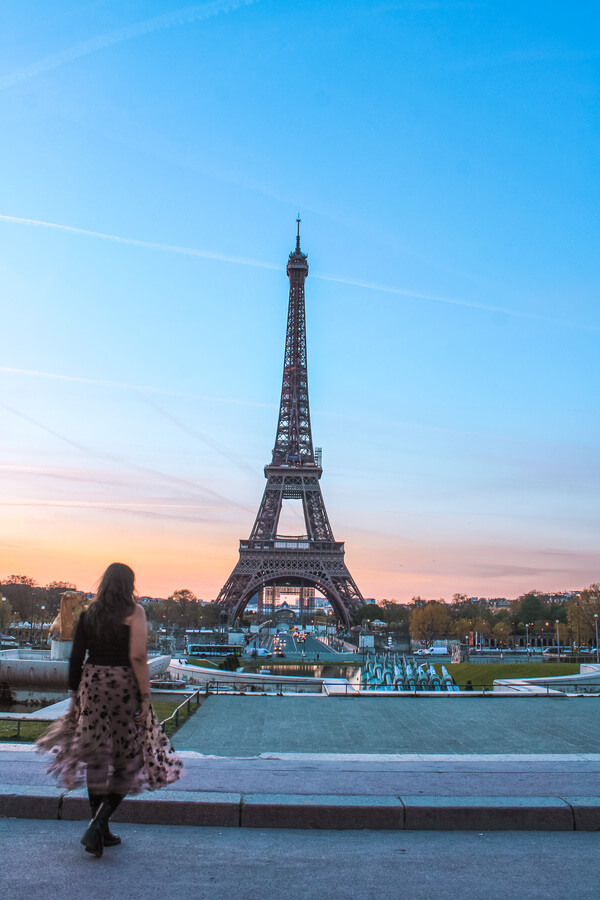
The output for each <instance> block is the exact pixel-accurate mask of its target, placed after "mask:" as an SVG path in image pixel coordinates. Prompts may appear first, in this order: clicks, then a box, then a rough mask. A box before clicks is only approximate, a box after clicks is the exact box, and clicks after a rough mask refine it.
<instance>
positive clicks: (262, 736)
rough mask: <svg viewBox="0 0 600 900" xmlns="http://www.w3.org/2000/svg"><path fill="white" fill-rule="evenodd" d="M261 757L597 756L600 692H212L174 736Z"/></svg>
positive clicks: (189, 745) (209, 749) (199, 746)
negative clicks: (271, 694)
mask: <svg viewBox="0 0 600 900" xmlns="http://www.w3.org/2000/svg"><path fill="white" fill-rule="evenodd" d="M174 743H175V746H176V747H177V748H178V749H181V750H196V751H199V752H200V753H204V754H209V755H215V756H258V755H259V754H260V753H271V752H275V753H281V752H288V753H301V752H304V753H307V752H308V753H347V752H351V753H402V754H404V753H416V754H431V753H437V754H439V753H442V754H448V753H450V754H454V753H458V754H468V753H495V754H498V753H501V754H502V753H526V754H528V753H544V754H548V753H597V752H600V698H599V697H585V696H582V697H577V698H573V699H566V698H564V697H558V698H553V697H523V698H521V697H515V698H513V697H510V698H507V697H493V696H490V697H483V698H482V697H465V696H464V695H463V696H460V695H455V696H450V697H440V698H433V697H419V695H418V694H417V695H415V696H414V697H406V698H404V697H403V698H397V697H389V698H385V697H378V698H370V697H369V698H367V697H348V698H345V697H340V698H337V697H326V698H323V697H321V696H315V697H310V696H306V697H288V696H283V697H261V696H252V695H246V696H243V695H232V696H218V697H216V696H211V697H209V698H208V699H207V700H205V701H204V703H203V704H202V706H201V707H200V709H199V710H198V712H197V713H196V714H195V715H194V716H193V717H192V718H191V719H190V720H189V721H188V722H186V723H185V725H183V727H182V728H181V729H180V730H179V732H178V733H177V735H176V737H175V739H174Z"/></svg>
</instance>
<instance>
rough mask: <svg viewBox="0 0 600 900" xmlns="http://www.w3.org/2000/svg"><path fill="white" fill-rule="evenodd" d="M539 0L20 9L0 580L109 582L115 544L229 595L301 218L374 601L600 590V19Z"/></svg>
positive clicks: (260, 461)
mask: <svg viewBox="0 0 600 900" xmlns="http://www.w3.org/2000/svg"><path fill="white" fill-rule="evenodd" d="M534 6H535V9H534V7H532V8H531V9H528V10H523V9H522V8H521V7H520V5H518V4H513V3H508V4H505V5H503V10H502V14H501V13H500V11H498V10H496V9H495V8H494V5H493V4H488V3H478V2H474V3H469V4H461V3H448V4H428V3H425V4H424V3H419V2H414V3H413V2H402V3H394V4H388V5H386V4H381V3H368V2H356V3H350V4H348V3H344V4H342V3H341V2H340V3H338V2H333V3H322V2H308V3H306V4H304V5H303V6H302V9H300V8H299V7H294V8H289V7H288V5H287V4H281V3H278V2H275V0H273V2H254V3H253V2H215V3H207V4H197V5H194V6H187V7H184V6H181V7H180V6H178V5H177V4H176V3H169V2H157V3H154V4H152V12H153V14H154V15H153V17H150V16H149V14H148V7H147V5H146V4H143V3H141V2H137V0H135V2H131V3H129V4H128V5H127V7H126V8H123V7H122V6H121V5H118V4H116V3H114V2H109V3H106V4H103V5H102V8H99V7H98V8H96V7H93V8H89V9H81V8H80V6H79V5H78V4H75V3H74V2H68V0H62V2H59V3H57V4H54V5H53V9H52V10H46V11H44V13H43V14H37V13H36V15H35V16H34V15H32V12H31V8H30V7H31V4H28V3H25V4H9V6H8V7H7V11H6V13H5V40H4V43H5V46H4V54H3V67H2V70H1V71H0V104H2V109H3V117H4V121H5V122H6V129H7V134H8V135H9V137H10V139H9V140H7V141H6V142H5V144H4V146H3V147H2V148H0V160H1V170H2V171H3V173H4V177H3V187H4V191H3V201H2V204H1V208H0V235H1V241H0V290H1V294H2V297H3V307H4V308H3V321H4V323H5V328H4V341H3V353H2V359H1V360H0V383H1V384H2V395H3V400H2V401H0V407H1V412H2V419H3V427H2V434H3V441H2V449H1V450H0V491H1V495H2V501H1V520H0V577H2V578H5V577H7V576H9V575H10V574H13V573H18V574H25V575H30V576H32V577H34V578H35V579H36V580H37V581H38V582H40V583H47V582H49V581H52V580H58V579H66V580H72V581H74V582H76V583H77V585H78V587H80V588H81V589H83V590H89V589H91V588H92V587H93V585H94V583H95V582H96V581H97V579H98V578H99V576H100V575H101V573H102V571H103V569H104V568H105V567H106V565H107V564H108V563H110V562H111V561H113V560H115V559H118V560H121V561H123V562H127V563H129V564H131V565H132V566H133V568H134V569H135V570H136V574H137V579H138V590H139V593H140V594H143V595H155V596H166V595H168V594H169V593H171V592H172V591H174V590H176V589H178V588H183V587H187V588H189V589H191V590H193V591H194V593H195V594H197V595H198V596H200V597H203V598H204V599H213V598H214V597H216V595H217V593H218V591H219V589H220V588H221V587H222V585H223V584H224V582H225V580H226V578H227V576H228V574H229V572H230V571H231V568H232V566H233V564H234V563H235V560H236V558H237V546H238V545H237V542H238V540H239V539H240V538H246V537H248V535H249V532H250V529H251V527H252V522H253V520H254V516H255V514H256V509H257V508H258V504H259V501H260V497H261V494H262V491H263V488H264V483H265V482H264V477H263V467H264V465H265V464H266V463H267V462H268V461H269V458H270V455H271V449H272V446H273V440H274V436H275V429H276V424H277V421H276V418H277V409H278V404H279V392H280V387H281V367H282V360H283V349H284V339H285V318H286V312H287V289H288V284H287V278H286V275H285V264H286V261H287V256H288V253H289V251H290V250H291V249H292V247H293V244H294V237H295V221H294V220H295V218H296V215H297V214H298V212H299V213H300V216H301V218H302V248H303V250H304V252H306V253H307V254H308V262H309V266H310V272H309V275H308V279H307V282H306V310H307V339H308V373H309V390H310V397H311V416H312V426H313V437H314V441H315V444H316V445H317V446H319V447H322V448H323V469H324V474H323V478H322V482H321V485H322V489H323V494H324V499H325V503H326V506H327V510H328V513H329V516H330V519H331V523H332V526H333V530H334V534H335V537H336V539H337V540H343V541H345V543H346V561H347V563H348V566H349V568H350V570H351V572H352V574H353V576H354V578H355V580H356V582H357V584H358V587H359V588H360V590H361V592H362V594H363V596H365V597H375V598H377V599H383V598H387V599H395V600H397V601H399V602H408V601H410V598H411V596H413V595H415V594H420V595H422V596H424V597H428V598H438V597H444V598H445V599H446V600H449V599H450V598H451V596H452V594H453V593H457V592H458V593H465V594H468V595H469V596H484V597H501V596H506V597H514V596H518V595H519V594H522V593H524V592H526V591H527V590H530V589H539V590H542V591H550V592H554V591H560V590H568V589H573V588H583V587H585V586H587V585H589V584H590V583H592V582H596V581H599V580H600V571H599V570H600V566H599V563H600V555H599V551H598V546H599V542H598V537H599V535H600V528H599V525H600V521H599V518H600V517H599V513H598V488H599V487H600V470H599V465H598V459H599V458H600V453H599V451H600V417H599V416H598V412H599V410H598V404H599V400H598V397H599V391H598V387H599V386H600V385H599V383H598V382H599V380H600V379H599V378H598V366H597V362H596V344H597V336H598V331H599V330H600V318H599V316H598V304H597V296H598V286H599V281H600V279H599V274H600V272H599V264H598V257H597V249H596V248H597V244H598V215H597V209H598V199H600V198H599V197H598V194H599V193H600V191H599V187H600V180H599V176H598V167H597V155H598V145H599V141H598V137H599V135H598V124H597V122H598V118H597V114H596V113H597V99H598V96H600V75H599V66H598V61H599V54H598V51H597V49H596V48H595V47H594V42H593V39H592V34H593V31H594V28H593V27H592V26H593V22H596V23H597V21H598V18H599V16H598V13H597V11H596V10H595V9H594V7H593V5H592V4H582V5H581V7H578V8H577V9H574V10H571V12H570V18H569V19H568V20H565V19H564V16H563V14H562V6H561V5H560V4H554V3H550V4H544V5H543V7H542V6H540V7H539V9H538V8H537V6H536V5H534ZM542 9H543V13H544V14H543V16H542V15H538V13H539V12H540V11H541V10H542ZM536 10H537V12H536ZM297 521H299V517H298V516H297V514H295V513H294V510H293V509H290V511H289V517H288V519H287V522H288V527H289V528H290V529H293V528H294V524H295V522H297ZM282 530H283V529H282ZM290 533H293V531H290Z"/></svg>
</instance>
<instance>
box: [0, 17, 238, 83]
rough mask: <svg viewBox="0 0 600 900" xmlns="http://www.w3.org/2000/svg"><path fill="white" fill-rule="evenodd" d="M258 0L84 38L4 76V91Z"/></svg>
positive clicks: (153, 20)
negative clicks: (120, 46) (100, 53)
mask: <svg viewBox="0 0 600 900" xmlns="http://www.w3.org/2000/svg"><path fill="white" fill-rule="evenodd" d="M253 2H255V0H216V2H213V3H202V4H198V5H195V6H186V7H184V8H183V9H179V10H176V11H175V12H171V13H165V15H163V16H155V17H154V18H152V19H146V20H145V21H143V22H137V23H136V24H135V25H129V26H127V27H125V28H118V29H117V30H116V31H109V32H108V34H102V35H99V36H98V37H95V38H91V39H90V40H89V41H83V43H81V44H75V46H74V47H69V49H68V50H63V51H62V53H55V54H54V55H53V56H46V57H45V58H44V59H40V60H39V61H38V62H36V63H32V64H31V65H30V66H25V67H24V68H23V69H17V71H16V72H12V73H11V74H10V75H5V76H4V78H0V90H4V89H5V88H8V87H11V86H12V85H13V84H18V83H19V82H20V81H28V80H29V79H30V78H35V77H36V75H41V74H42V73H43V72H49V71H50V70H51V69H57V68H58V67H59V66H63V65H65V63H70V62H73V60H75V59H79V58H80V57H81V56H88V55H89V54H90V53H96V52H97V51H98V50H104V49H105V48H106V47H113V46H114V45H115V44H121V43H122V42H123V41H128V40H130V39H131V38H136V37H141V36H142V35H145V34H152V33H153V32H155V31H162V30H163V29H165V28H173V27H177V26H178V25H189V24H191V23H193V22H201V21H203V20H204V19H211V18H213V17H214V16H218V15H219V14H220V13H228V12H233V11H234V10H236V9H238V8H239V7H240V6H249V5H250V4H251V3H253Z"/></svg>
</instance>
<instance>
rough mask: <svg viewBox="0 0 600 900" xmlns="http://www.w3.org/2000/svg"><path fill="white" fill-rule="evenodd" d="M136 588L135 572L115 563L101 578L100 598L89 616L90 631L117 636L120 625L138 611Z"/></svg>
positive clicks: (87, 615) (96, 633) (92, 603)
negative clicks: (134, 593) (134, 594)
mask: <svg viewBox="0 0 600 900" xmlns="http://www.w3.org/2000/svg"><path fill="white" fill-rule="evenodd" d="M134 589H135V574H134V572H133V569H130V568H129V566H126V565H124V563H111V564H110V566H109V567H108V569H107V570H106V572H105V573H104V575H103V576H102V578H101V579H100V584H99V585H98V590H97V591H96V596H95V597H94V599H93V600H92V602H91V603H90V607H89V609H88V610H87V612H86V614H85V624H86V628H87V629H89V632H90V633H92V634H94V635H96V636H97V637H100V636H101V635H102V636H103V637H107V638H110V637H114V636H115V635H116V634H117V629H118V627H119V625H122V624H123V622H124V620H125V619H126V618H127V616H130V615H131V613H132V612H133V611H134V609H135V599H134V596H133V592H134Z"/></svg>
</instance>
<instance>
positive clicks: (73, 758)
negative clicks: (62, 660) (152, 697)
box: [36, 662, 183, 794]
mask: <svg viewBox="0 0 600 900" xmlns="http://www.w3.org/2000/svg"><path fill="white" fill-rule="evenodd" d="M139 706H140V703H139V690H138V686H137V682H136V679H135V676H134V674H133V670H132V669H130V668H128V667H125V666H95V665H92V664H91V663H88V662H86V663H85V665H84V667H83V673H82V677H81V684H80V685H79V690H78V692H77V696H76V697H75V702H74V703H73V704H72V708H71V710H70V711H69V712H68V713H67V714H66V715H64V716H62V717H61V718H60V719H57V720H56V722H53V723H52V725H51V726H50V727H49V728H48V729H47V731H45V732H44V734H43V735H41V737H39V738H38V740H37V741H36V743H37V746H38V750H40V751H41V752H51V753H52V754H53V759H52V761H51V762H50V765H49V766H48V772H50V774H52V775H54V776H55V777H56V778H57V779H58V783H59V784H60V785H61V787H64V788H66V789H67V790H71V789H72V788H76V787H81V786H84V785H85V784H86V780H87V784H88V786H92V787H93V788H95V789H96V790H98V791H99V792H103V791H104V789H105V788H106V786H107V785H108V790H110V791H115V792H116V793H119V794H136V793H139V792H140V791H155V790H157V789H158V788H162V787H166V785H168V784H172V783H173V782H174V781H177V779H178V778H180V777H181V774H182V771H183V765H182V762H181V760H180V759H179V757H178V756H177V754H176V752H175V750H174V749H173V746H172V744H171V742H170V741H169V739H168V738H167V736H166V735H165V734H163V732H162V730H161V727H160V724H159V722H158V719H157V718H156V716H155V715H154V712H153V711H152V709H150V711H149V713H148V716H147V717H146V720H145V722H144V723H143V724H138V723H137V722H136V720H135V713H136V711H137V710H138V709H139Z"/></svg>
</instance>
